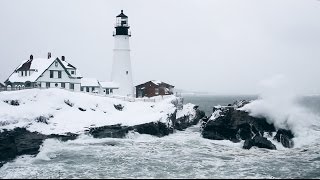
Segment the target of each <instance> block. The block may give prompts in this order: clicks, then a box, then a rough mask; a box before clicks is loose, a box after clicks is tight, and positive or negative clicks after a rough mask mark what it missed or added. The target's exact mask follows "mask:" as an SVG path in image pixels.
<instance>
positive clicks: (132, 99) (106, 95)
mask: <svg viewBox="0 0 320 180" xmlns="http://www.w3.org/2000/svg"><path fill="white" fill-rule="evenodd" d="M25 89H49V88H47V87H0V92H1V91H19V90H25ZM59 89H63V90H67V91H71V92H75V91H74V90H73V89H64V88H59ZM76 92H80V93H84V94H90V95H93V96H100V97H109V98H114V99H120V100H123V101H128V102H138V101H139V102H159V101H162V100H164V99H166V98H168V97H169V96H156V97H151V98H135V97H128V96H118V95H113V94H99V93H92V92H84V91H76ZM176 96H177V97H181V96H179V95H178V94H176Z"/></svg>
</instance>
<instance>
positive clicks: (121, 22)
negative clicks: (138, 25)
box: [113, 10, 131, 36]
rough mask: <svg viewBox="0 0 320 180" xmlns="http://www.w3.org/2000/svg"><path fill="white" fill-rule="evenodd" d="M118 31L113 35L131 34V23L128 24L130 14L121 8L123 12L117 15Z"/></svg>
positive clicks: (116, 26)
mask: <svg viewBox="0 0 320 180" xmlns="http://www.w3.org/2000/svg"><path fill="white" fill-rule="evenodd" d="M115 28H116V32H115V33H113V36H116V35H127V36H131V34H130V32H129V28H130V26H129V24H128V16H126V15H125V14H123V10H121V13H120V14H119V15H118V16H117V17H116V25H115Z"/></svg>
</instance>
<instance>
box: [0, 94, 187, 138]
mask: <svg viewBox="0 0 320 180" xmlns="http://www.w3.org/2000/svg"><path fill="white" fill-rule="evenodd" d="M7 100H18V102H19V105H18V106H13V105H10V104H8V103H6V102H4V101H7ZM174 100H176V97H175V96H170V97H168V98H165V99H163V100H162V101H159V102H158V101H157V102H127V101H123V100H119V99H113V98H108V97H99V96H93V95H90V94H85V93H81V92H69V91H66V90H62V89H46V90H40V89H31V90H21V91H14V92H1V93H0V131H1V130H3V129H14V128H15V127H26V128H27V129H28V130H29V131H31V132H34V131H37V132H39V133H42V134H46V135H48V134H65V133H67V132H71V133H81V132H84V131H85V130H87V129H88V128H90V127H100V126H106V125H114V124H122V125H126V126H133V125H138V124H143V123H149V122H156V121H160V122H164V123H166V122H167V117H168V116H169V115H170V114H172V113H174V111H175V110H176V108H175V107H174V105H173V104H172V103H171V102H172V101H174ZM66 102H68V103H66ZM68 104H69V105H68ZM118 104H121V105H122V106H123V107H124V108H123V109H122V110H117V109H116V108H115V107H114V105H118ZM188 109H190V108H188ZM178 113H180V114H179V115H181V116H182V115H183V114H186V115H187V114H190V112H189V111H183V112H179V111H178ZM40 116H42V117H41V118H39V117H40ZM43 119H44V120H43Z"/></svg>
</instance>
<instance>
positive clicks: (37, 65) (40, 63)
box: [8, 58, 56, 82]
mask: <svg viewBox="0 0 320 180" xmlns="http://www.w3.org/2000/svg"><path fill="white" fill-rule="evenodd" d="M55 59H56V58H50V59H46V58H36V59H32V60H26V61H23V62H22V63H21V64H20V65H19V66H18V67H17V69H15V71H16V70H19V69H20V68H22V67H24V68H25V69H23V70H34V72H33V73H32V74H31V75H30V76H19V73H16V72H14V73H12V74H11V76H10V77H9V78H8V81H10V82H26V81H30V82H34V81H36V80H37V79H38V77H39V76H40V75H41V74H42V73H43V72H44V71H45V70H46V69H47V68H48V67H49V66H50V65H51V64H52V63H53V61H54V60H55ZM26 68H28V69H26Z"/></svg>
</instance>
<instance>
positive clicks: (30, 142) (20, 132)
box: [0, 106, 205, 167]
mask: <svg viewBox="0 0 320 180" xmlns="http://www.w3.org/2000/svg"><path fill="white" fill-rule="evenodd" d="M194 110H195V116H194V117H191V115H188V116H186V115H185V116H182V117H180V118H177V117H176V115H177V110H176V111H175V112H174V113H173V114H171V115H170V116H169V117H168V119H167V121H168V123H167V124H166V123H163V122H160V121H159V122H150V123H145V124H140V125H135V126H122V125H121V124H116V125H110V126H102V127H93V128H90V129H89V130H88V131H87V132H86V133H87V134H90V135H92V136H93V137H94V138H124V137H125V136H126V135H127V134H128V133H129V131H134V132H138V133H140V134H149V135H153V136H157V137H163V136H167V135H169V134H171V133H173V132H174V130H184V129H186V128H188V127H190V126H192V125H195V124H198V123H199V121H200V120H201V119H202V118H203V117H204V116H205V113H204V112H203V111H201V110H199V109H198V107H197V106H195V107H194ZM170 124H172V126H170ZM78 136H79V134H73V133H67V134H64V135H57V134H51V135H43V134H40V133H38V132H30V131H28V130H27V129H26V128H15V129H13V130H10V131H7V130H4V131H3V132H1V133H0V167H2V166H3V164H5V163H6V162H8V161H11V160H13V159H15V158H16V157H18V156H21V155H37V154H38V153H39V149H40V146H41V145H42V143H43V141H44V140H46V139H49V138H54V139H58V140H60V141H68V140H74V139H76V138H77V137H78Z"/></svg>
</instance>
